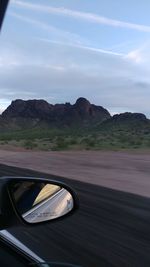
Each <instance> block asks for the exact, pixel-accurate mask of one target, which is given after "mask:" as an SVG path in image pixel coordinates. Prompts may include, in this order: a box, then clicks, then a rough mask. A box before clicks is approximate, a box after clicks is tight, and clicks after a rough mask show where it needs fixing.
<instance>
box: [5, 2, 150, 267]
mask: <svg viewBox="0 0 150 267" xmlns="http://www.w3.org/2000/svg"><path fill="white" fill-rule="evenodd" d="M149 10H150V2H149V1H148V0H143V1H136V0H132V1H129V0H126V1H121V0H113V1H112V0H105V1H104V0H95V1H91V0H82V1H80V0H71V1H70V0H61V1H59V0H10V1H9V6H8V9H7V12H6V16H5V20H4V23H3V27H2V31H1V36H0V38H1V41H0V96H1V98H0V176H19V177H20V176H21V177H24V176H25V177H26V176H29V177H44V178H48V179H54V180H58V181H62V182H64V183H66V184H67V185H69V186H71V187H73V190H75V191H76V192H77V195H78V196H79V199H80V209H79V211H78V212H77V213H74V214H72V216H70V217H67V218H66V219H64V220H63V221H56V222H55V223H51V224H43V225H42V224H41V225H39V226H37V227H30V226H29V225H28V227H27V225H22V226H20V227H17V226H14V227H13V228H11V229H9V230H10V232H11V233H12V234H13V235H14V236H15V237H17V238H18V239H19V240H21V241H22V242H23V243H24V244H25V245H26V246H27V247H29V248H30V249H31V250H32V251H34V252H35V253H36V255H38V256H39V257H41V258H42V259H44V260H45V261H47V262H50V261H51V262H56V261H57V262H58V261H59V262H68V263H69V262H70V263H71V264H75V265H82V266H87V267H91V266H94V267H99V266H105V267H107V266H108V267H110V266H116V267H120V266H124V267H129V266H131V267H132V266H137V267H138V266H140V267H141V266H146V267H147V266H148V267H149V266H150V227H149V225H150V164H149V162H150V105H149V102H150V75H149V70H150V66H149V64H150V63H149V62H150V52H149V51H150V41H149V40H150V16H149ZM22 190H24V189H22ZM26 190H27V188H26V189H25V191H24V196H23V197H22V201H20V209H22V213H23V214H24V216H27V214H26V212H27V204H28V205H29V204H30V205H29V206H30V209H31V208H32V207H33V206H34V208H35V210H36V207H37V206H36V205H38V204H41V202H42V194H43V191H42V193H41V194H39V195H38V197H37V198H36V199H34V194H33V187H32V186H31V187H30V186H29V188H28V190H27V191H26ZM29 192H30V199H29V198H28V202H27V201H24V199H26V193H29ZM35 192H36V191H35ZM52 192H53V190H52ZM44 193H45V192H44ZM17 200H18V202H19V200H20V199H19V192H16V201H17ZM33 200H34V201H33ZM53 201H55V202H54V203H56V200H55V198H54V199H53ZM70 203H71V202H68V205H67V208H68V207H69V206H70ZM54 207H55V205H54ZM63 209H64V207H63ZM31 212H33V210H31ZM6 213H7V211H6ZM45 214H46V213H45ZM32 215H33V214H32V213H31V217H32ZM53 215H55V214H54V213H53ZM29 217H30V216H29Z"/></svg>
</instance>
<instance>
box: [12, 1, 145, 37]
mask: <svg viewBox="0 0 150 267" xmlns="http://www.w3.org/2000/svg"><path fill="white" fill-rule="evenodd" d="M12 3H13V4H14V5H16V6H17V7H20V8H26V9H30V10H34V11H38V12H44V13H49V14H55V15H63V16H66V17H71V18H75V19H81V20H84V21H88V22H91V23H96V24H102V25H108V26H112V27H119V28H127V29H130V30H136V31H141V32H150V26H149V25H142V24H136V23H130V22H125V21H120V20H116V19H110V18H107V17H103V16H99V15H97V14H94V13H88V12H81V11H76V10H71V9H67V8H63V7H51V6H45V5H40V4H32V3H29V2H23V1H19V0H13V1H12Z"/></svg>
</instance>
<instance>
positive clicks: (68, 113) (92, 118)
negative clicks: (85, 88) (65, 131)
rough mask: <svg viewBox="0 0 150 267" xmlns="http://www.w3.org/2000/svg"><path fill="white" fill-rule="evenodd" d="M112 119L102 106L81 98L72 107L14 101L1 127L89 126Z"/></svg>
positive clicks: (44, 102) (3, 114) (39, 102)
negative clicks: (42, 125) (43, 125)
mask: <svg viewBox="0 0 150 267" xmlns="http://www.w3.org/2000/svg"><path fill="white" fill-rule="evenodd" d="M109 118H111V115H110V113H109V112H108V111H107V110H106V109H104V108H103V107H101V106H96V105H94V104H91V103H90V102H89V101H88V100H87V99H85V98H83V97H80V98H78V99H77V101H76V103H75V104H73V105H71V104H70V103H65V104H55V105H52V104H49V103H48V102H46V101H45V100H27V101H25V100H21V99H17V100H15V101H12V103H11V105H10V106H9V107H8V108H7V109H6V110H5V111H4V112H3V113H2V115H1V117H0V125H3V127H4V126H5V125H6V127H9V128H15V129H18V128H22V127H23V128H24V127H31V126H33V127H34V126H40V125H41V124H43V123H44V124H46V125H47V126H57V127H60V126H67V127H69V126H76V125H81V126H87V125H93V124H95V123H101V122H103V121H105V120H107V119H109Z"/></svg>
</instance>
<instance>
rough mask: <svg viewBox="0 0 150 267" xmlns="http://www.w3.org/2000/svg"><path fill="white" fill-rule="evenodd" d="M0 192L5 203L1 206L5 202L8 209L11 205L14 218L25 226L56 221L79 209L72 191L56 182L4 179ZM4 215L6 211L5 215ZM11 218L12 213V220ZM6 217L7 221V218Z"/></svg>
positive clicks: (34, 179)
mask: <svg viewBox="0 0 150 267" xmlns="http://www.w3.org/2000/svg"><path fill="white" fill-rule="evenodd" d="M1 181H3V183H2V185H3V186H1ZM0 189H3V190H1V192H0V193H2V195H4V194H5V196H4V198H5V201H2V203H4V202H6V201H7V206H8V205H9V207H10V205H11V206H12V209H13V211H14V216H16V217H18V218H19V219H21V221H22V222H24V223H25V224H30V225H33V224H34V225H35V224H39V223H43V222H49V221H52V220H55V219H59V218H62V217H64V216H66V215H70V214H72V213H73V212H74V211H75V210H76V209H77V207H78V199H77V196H76V194H75V192H74V191H73V190H72V189H71V188H70V187H68V186H67V185H66V184H64V183H61V182H58V181H53V180H48V179H40V178H32V177H15V178H14V177H4V178H1V180H0ZM4 189H5V190H4ZM6 192H7V194H6ZM6 195H8V199H6ZM2 200H3V198H2ZM9 202H10V203H9ZM4 205H6V203H4ZM7 209H8V207H7ZM2 210H4V207H2ZM6 213H7V212H6V210H5V211H4V214H6ZM7 215H8V214H7ZM12 215H13V214H12V212H11V217H12ZM5 217H7V218H8V220H9V216H5ZM5 220H6V219H5Z"/></svg>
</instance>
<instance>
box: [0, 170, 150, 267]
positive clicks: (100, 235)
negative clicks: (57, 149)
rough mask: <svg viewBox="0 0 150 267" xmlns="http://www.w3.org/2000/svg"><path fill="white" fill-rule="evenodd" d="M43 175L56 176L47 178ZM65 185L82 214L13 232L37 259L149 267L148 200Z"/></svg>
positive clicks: (30, 173) (19, 172)
mask: <svg viewBox="0 0 150 267" xmlns="http://www.w3.org/2000/svg"><path fill="white" fill-rule="evenodd" d="M0 175H1V176H2V175H17V176H18V175H21V176H22V175H23V176H34V175H35V176H37V177H40V176H42V177H44V175H43V174H40V173H37V172H34V171H29V170H25V169H18V168H15V167H8V166H4V165H0ZM45 177H47V178H48V177H50V178H51V177H54V176H51V175H48V174H47V175H45ZM60 180H61V181H67V183H68V184H69V185H71V186H72V187H73V188H74V189H75V190H76V192H77V194H78V196H79V198H80V203H81V204H80V210H79V211H77V212H76V213H75V214H74V215H73V216H71V217H68V218H66V219H64V220H62V221H58V222H55V223H49V224H47V225H41V226H37V227H35V228H33V227H32V228H25V227H20V228H17V229H15V228H14V229H11V233H15V235H16V236H17V237H18V238H19V239H20V240H21V241H24V243H25V245H28V246H29V247H30V248H31V249H32V250H34V252H36V253H38V254H39V256H41V257H42V258H45V259H46V260H48V261H50V260H51V261H65V262H70V263H76V264H80V265H82V266H85V267H86V266H87V267H101V266H102V267H103V266H105V267H107V266H118V267H130V266H131V267H138V266H140V267H145V266H148V267H149V266H150V199H149V198H145V197H141V196H137V195H133V194H130V193H123V192H121V191H115V190H112V189H106V188H103V187H100V186H97V185H92V184H86V183H82V182H79V181H74V180H68V179H65V178H60Z"/></svg>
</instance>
